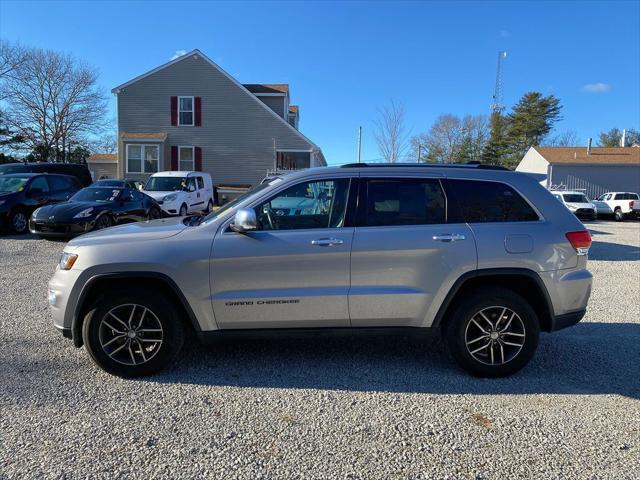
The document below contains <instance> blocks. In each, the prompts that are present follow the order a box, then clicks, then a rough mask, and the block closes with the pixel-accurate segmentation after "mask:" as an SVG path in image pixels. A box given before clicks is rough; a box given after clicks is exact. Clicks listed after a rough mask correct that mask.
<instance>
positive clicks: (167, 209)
mask: <svg viewBox="0 0 640 480" xmlns="http://www.w3.org/2000/svg"><path fill="white" fill-rule="evenodd" d="M158 205H160V208H161V209H162V213H164V214H165V215H168V216H175V215H177V214H178V212H179V211H180V205H181V204H180V202H164V201H162V200H159V201H158Z"/></svg>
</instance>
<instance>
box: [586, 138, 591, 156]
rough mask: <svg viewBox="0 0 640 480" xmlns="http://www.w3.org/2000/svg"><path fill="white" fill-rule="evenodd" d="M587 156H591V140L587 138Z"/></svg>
mask: <svg viewBox="0 0 640 480" xmlns="http://www.w3.org/2000/svg"><path fill="white" fill-rule="evenodd" d="M587 155H591V138H589V145H587Z"/></svg>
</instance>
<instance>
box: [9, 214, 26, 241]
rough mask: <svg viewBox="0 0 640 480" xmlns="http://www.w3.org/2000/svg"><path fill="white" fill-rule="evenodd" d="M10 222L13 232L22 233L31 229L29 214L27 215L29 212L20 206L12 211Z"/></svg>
mask: <svg viewBox="0 0 640 480" xmlns="http://www.w3.org/2000/svg"><path fill="white" fill-rule="evenodd" d="M9 222H10V225H11V231H12V232H13V233H17V234H18V235H21V234H23V233H27V232H28V231H29V216H28V215H27V212H25V211H24V210H22V209H20V208H18V209H16V210H14V211H13V212H11V216H10V217H9Z"/></svg>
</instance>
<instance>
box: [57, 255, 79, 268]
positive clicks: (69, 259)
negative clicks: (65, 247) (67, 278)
mask: <svg viewBox="0 0 640 480" xmlns="http://www.w3.org/2000/svg"><path fill="white" fill-rule="evenodd" d="M77 259H78V255H76V254H75V253H69V252H62V255H61V256H60V261H59V262H58V267H60V270H71V267H73V264H74V263H76V260H77Z"/></svg>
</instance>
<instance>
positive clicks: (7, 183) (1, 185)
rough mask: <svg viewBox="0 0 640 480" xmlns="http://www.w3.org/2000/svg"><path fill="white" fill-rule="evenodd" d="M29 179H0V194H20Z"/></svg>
mask: <svg viewBox="0 0 640 480" xmlns="http://www.w3.org/2000/svg"><path fill="white" fill-rule="evenodd" d="M28 181H29V177H0V192H20V191H22V190H23V189H24V186H25V184H26V183H27V182H28Z"/></svg>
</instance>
